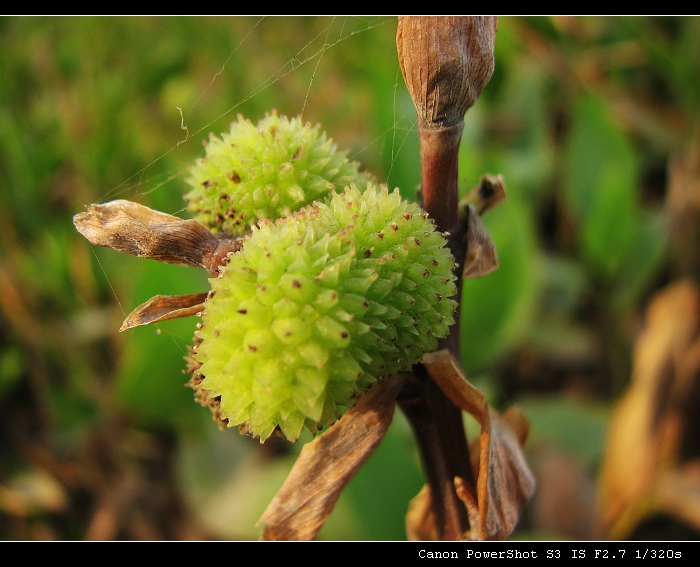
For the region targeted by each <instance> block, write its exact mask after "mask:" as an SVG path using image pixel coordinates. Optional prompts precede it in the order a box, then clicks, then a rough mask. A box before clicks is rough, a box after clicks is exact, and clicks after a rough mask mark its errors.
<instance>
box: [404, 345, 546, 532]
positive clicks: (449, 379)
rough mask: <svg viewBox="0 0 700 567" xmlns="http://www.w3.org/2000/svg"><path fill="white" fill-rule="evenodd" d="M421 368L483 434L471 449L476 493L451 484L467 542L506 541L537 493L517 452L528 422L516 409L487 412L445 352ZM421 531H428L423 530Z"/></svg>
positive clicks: (426, 358)
mask: <svg viewBox="0 0 700 567" xmlns="http://www.w3.org/2000/svg"><path fill="white" fill-rule="evenodd" d="M423 364H424V365H425V368H426V369H427V371H428V373H429V374H430V376H431V378H433V380H435V381H436V382H437V384H438V385H439V386H440V388H441V389H442V390H443V391H444V392H445V394H446V395H447V396H449V398H450V399H451V400H452V401H453V402H454V403H455V405H457V406H458V407H460V408H461V409H462V410H464V411H466V412H467V413H469V414H471V415H472V416H473V417H474V418H475V419H476V420H477V421H478V423H479V425H480V426H481V435H480V436H479V438H478V439H477V440H476V441H474V443H473V444H472V447H471V448H470V450H471V455H472V461H473V464H474V470H475V471H476V472H477V486H476V488H475V487H473V486H471V485H470V484H469V483H467V482H465V481H464V479H460V478H455V479H454V482H455V488H456V489H457V494H458V495H459V497H460V499H461V500H462V501H463V502H464V504H465V506H466V507H467V510H468V512H469V517H470V522H471V529H470V533H468V534H465V539H478V540H494V539H495V540H501V539H505V538H506V537H507V536H508V535H510V534H511V533H512V531H513V530H514V529H515V527H516V525H517V523H518V521H519V520H520V517H521V515H522V511H523V509H524V508H525V505H526V504H527V503H528V502H529V500H530V498H532V495H533V494H534V491H535V478H534V476H533V474H532V472H531V471H530V469H529V467H528V466H527V463H526V461H525V458H524V456H523V454H522V451H521V448H520V447H521V444H522V443H523V442H524V441H525V439H526V438H527V431H528V428H529V425H528V422H527V419H526V418H525V416H524V415H523V414H522V412H520V410H519V409H517V408H511V409H510V410H508V412H506V414H504V416H500V415H499V414H498V413H497V412H496V411H495V410H492V409H491V408H489V406H488V404H487V403H486V397H485V396H484V394H483V393H482V392H481V391H479V390H478V389H477V388H475V387H474V386H472V385H471V384H470V383H469V381H468V380H467V379H466V377H465V376H464V374H463V373H462V371H461V368H460V367H459V363H458V362H457V360H456V358H455V357H454V355H452V354H451V353H450V352H449V351H447V350H442V351H438V352H435V353H432V354H429V355H425V356H424V357H423ZM417 529H418V528H416V530H417ZM421 529H422V531H423V532H424V533H428V532H429V530H426V528H425V527H422V528H421Z"/></svg>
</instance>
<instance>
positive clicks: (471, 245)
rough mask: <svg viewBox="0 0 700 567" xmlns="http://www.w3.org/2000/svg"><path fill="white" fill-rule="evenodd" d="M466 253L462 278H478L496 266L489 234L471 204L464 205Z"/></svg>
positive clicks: (496, 262)
mask: <svg viewBox="0 0 700 567" xmlns="http://www.w3.org/2000/svg"><path fill="white" fill-rule="evenodd" d="M465 214H466V223H467V234H466V240H467V242H466V254H465V257H464V266H463V268H462V278H478V277H481V276H485V275H487V274H490V273H491V272H493V271H494V270H495V269H497V268H498V255H497V253H496V247H495V246H494V244H493V241H492V240H491V235H490V234H489V232H488V230H487V229H486V227H485V226H484V223H483V221H482V220H481V216H479V213H477V212H476V209H475V208H474V207H473V206H472V205H467V207H466V211H465Z"/></svg>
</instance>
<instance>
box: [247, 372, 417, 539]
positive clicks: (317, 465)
mask: <svg viewBox="0 0 700 567" xmlns="http://www.w3.org/2000/svg"><path fill="white" fill-rule="evenodd" d="M403 384H404V380H403V378H402V377H401V376H395V377H393V378H390V379H388V380H385V381H383V382H381V383H379V384H375V385H374V386H372V388H371V389H370V390H369V391H367V392H365V393H364V394H362V395H361V396H360V398H359V400H358V402H357V404H356V405H355V406H354V407H352V408H350V409H349V410H348V411H347V412H345V415H343V417H342V418H341V419H340V420H339V421H338V422H336V423H335V424H334V425H333V426H332V427H331V428H330V429H328V430H327V431H325V432H324V433H323V434H321V435H320V436H319V437H317V438H316V439H314V440H313V441H311V442H309V443H307V444H306V445H305V446H304V448H303V449H302V450H301V453H300V455H299V457H298V458H297V461H296V463H295V464H294V467H293V468H292V470H291V472H290V473H289V476H288V477H287V479H286V480H285V482H284V484H283V485H282V488H280V490H279V492H278V493H277V495H276V496H275V497H274V499H273V500H272V501H271V502H270V504H269V505H268V507H267V509H266V510H265V512H264V513H263V515H262V517H261V518H260V523H263V524H265V526H264V528H263V530H262V534H261V539H263V540H284V541H308V540H311V539H313V538H314V537H315V536H316V534H317V533H318V530H319V529H320V528H321V526H322V525H323V523H324V522H325V520H326V519H327V518H328V516H329V515H330V513H331V512H332V510H333V506H335V503H336V501H337V500H338V497H339V496H340V493H341V491H342V490H343V488H344V487H345V485H346V484H347V483H348V482H349V481H350V479H352V477H353V476H355V473H357V471H358V470H359V469H360V467H361V466H362V465H363V464H364V462H365V461H366V460H367V459H368V458H369V457H370V456H371V454H372V453H373V452H374V450H375V449H376V448H377V446H378V445H379V443H380V442H381V440H382V439H383V437H384V434H385V433H386V431H387V430H388V429H389V426H390V425H391V421H392V418H393V415H394V407H395V402H396V396H397V395H398V393H399V391H400V390H401V388H402V387H403Z"/></svg>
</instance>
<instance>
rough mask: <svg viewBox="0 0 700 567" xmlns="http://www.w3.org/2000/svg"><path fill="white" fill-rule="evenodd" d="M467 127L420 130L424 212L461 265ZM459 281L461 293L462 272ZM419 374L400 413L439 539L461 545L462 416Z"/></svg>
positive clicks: (445, 344)
mask: <svg viewBox="0 0 700 567" xmlns="http://www.w3.org/2000/svg"><path fill="white" fill-rule="evenodd" d="M462 126H463V124H462V123H461V122H460V123H459V124H456V125H453V126H451V127H449V128H441V129H421V130H420V143H421V164H422V187H421V194H422V199H423V208H424V209H425V210H426V212H427V213H428V214H429V215H430V216H431V217H432V218H433V219H434V220H435V223H436V224H437V226H438V227H439V228H440V229H441V230H443V231H448V232H453V233H454V236H455V237H454V238H451V239H450V246H451V249H452V253H453V255H454V256H455V258H459V259H461V258H463V257H464V245H463V238H462V237H463V235H461V233H460V230H459V211H458V197H459V194H458V186H457V157H458V152H459V143H460V140H461V136H462ZM457 277H458V280H457V281H458V289H459V290H461V285H460V284H461V272H460V269H459V268H457ZM456 320H457V322H456V323H455V325H454V326H453V328H452V329H451V332H450V334H449V335H448V337H447V338H446V339H443V340H442V341H441V343H440V348H447V349H448V350H450V352H452V354H454V355H455V357H457V358H458V359H459V313H457V315H456ZM415 374H416V379H415V380H414V381H412V382H410V383H409V384H407V386H406V387H405V388H404V390H403V392H402V397H401V400H400V404H401V409H402V411H403V412H404V413H405V415H406V417H407V418H408V420H409V422H410V423H411V426H412V428H413V430H414V433H415V436H416V440H417V442H418V446H419V450H420V452H421V457H422V462H423V467H424V469H425V475H426V478H427V480H428V484H429V485H430V491H431V496H432V498H431V501H432V506H433V514H434V516H435V527H436V529H437V533H438V536H439V537H440V539H443V540H457V539H462V538H463V536H464V534H465V533H466V532H468V531H469V519H468V517H467V511H466V508H465V506H464V504H463V503H462V502H461V500H460V499H459V498H458V496H457V493H456V491H455V486H454V479H455V477H461V478H463V479H465V480H466V481H467V482H471V483H472V484H473V485H475V480H474V475H473V472H472V470H471V465H470V461H469V450H468V446H467V439H466V436H465V433H464V424H463V421H462V412H461V410H460V409H459V408H458V407H457V406H456V405H455V404H454V403H452V401H451V400H450V399H449V398H448V397H447V396H446V395H445V393H444V392H443V391H442V390H441V389H440V388H439V387H438V386H437V384H435V382H434V381H433V380H431V379H430V378H429V377H428V376H427V374H426V373H425V372H424V369H423V368H422V367H418V368H416V372H415Z"/></svg>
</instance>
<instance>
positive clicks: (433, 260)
mask: <svg viewBox="0 0 700 567" xmlns="http://www.w3.org/2000/svg"><path fill="white" fill-rule="evenodd" d="M430 263H431V264H432V265H433V266H439V265H440V262H438V261H437V259H436V258H431V259H430Z"/></svg>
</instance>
